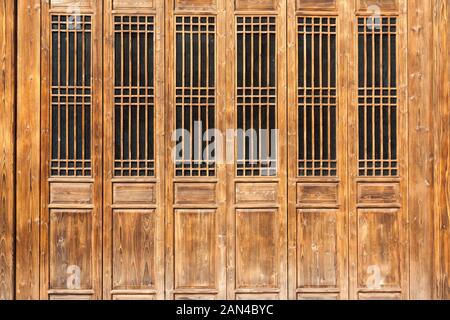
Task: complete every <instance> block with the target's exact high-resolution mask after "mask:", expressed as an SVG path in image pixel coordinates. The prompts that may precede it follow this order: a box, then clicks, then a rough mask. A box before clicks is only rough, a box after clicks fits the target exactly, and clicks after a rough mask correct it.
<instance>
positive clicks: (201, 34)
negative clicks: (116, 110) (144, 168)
mask: <svg viewBox="0 0 450 320" xmlns="http://www.w3.org/2000/svg"><path fill="white" fill-rule="evenodd" d="M226 2H228V1H226V0H217V1H211V0H198V1H182V0H176V1H170V2H168V3H167V10H166V22H167V25H166V30H167V50H166V56H167V61H166V62H167V72H166V76H167V84H168V85H167V99H166V102H167V126H166V136H167V140H166V141H167V143H166V145H167V150H166V151H167V158H166V159H167V170H166V172H167V174H166V179H167V187H166V202H167V210H166V239H167V243H166V293H167V298H169V299H225V298H226V291H225V289H226V277H225V270H226V260H225V252H226V238H225V235H226V224H225V221H226V220H225V208H226V205H227V203H226V198H225V186H226V171H225V166H224V164H223V162H222V161H221V153H220V150H221V148H222V144H223V139H222V135H221V133H222V132H224V129H225V125H224V124H225V121H224V115H225V112H224V108H225V94H226V92H225V67H226V64H225V51H226V50H225V48H226V47H225V20H224V17H225V16H224V13H225V8H224V6H225V3H226Z"/></svg>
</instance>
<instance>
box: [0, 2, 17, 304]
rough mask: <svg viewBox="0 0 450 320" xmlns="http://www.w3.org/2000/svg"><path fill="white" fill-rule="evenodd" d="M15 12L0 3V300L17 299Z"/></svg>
mask: <svg viewBox="0 0 450 320" xmlns="http://www.w3.org/2000/svg"><path fill="white" fill-rule="evenodd" d="M15 15H16V12H15V6H14V3H13V1H3V2H2V4H0V300H12V299H13V298H14V235H15V233H14V194H15V192H14V149H15V148H14V144H15V140H14V134H15V133H14V122H15V108H16V106H15V96H14V93H15V76H14V74H15V64H14V63H15V49H14V48H15Z"/></svg>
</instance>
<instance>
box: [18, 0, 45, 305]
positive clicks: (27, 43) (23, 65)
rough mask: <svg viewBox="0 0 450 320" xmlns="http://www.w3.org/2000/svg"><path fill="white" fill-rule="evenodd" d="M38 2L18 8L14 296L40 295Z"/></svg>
mask: <svg viewBox="0 0 450 320" xmlns="http://www.w3.org/2000/svg"><path fill="white" fill-rule="evenodd" d="M40 23H41V19H40V1H39V0H24V1H18V7H17V38H18V39H20V41H19V42H18V45H17V131H16V132H17V156H16V161H17V162H16V199H17V201H16V232H17V236H16V298H17V299H21V300H26V299H39V271H40V268H39V213H40V183H41V180H40V152H41V149H40V144H41V139H40V133H41V132H40V111H39V110H40V105H39V101H40V99H41V96H40V79H41V73H40V70H41V69H40V64H41V60H40V57H41V42H40V37H41V25H40Z"/></svg>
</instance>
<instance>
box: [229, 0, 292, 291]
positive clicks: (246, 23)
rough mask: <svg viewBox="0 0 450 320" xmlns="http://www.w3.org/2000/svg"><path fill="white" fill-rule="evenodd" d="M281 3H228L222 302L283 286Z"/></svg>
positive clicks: (269, 0) (283, 51)
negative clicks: (225, 266)
mask: <svg viewBox="0 0 450 320" xmlns="http://www.w3.org/2000/svg"><path fill="white" fill-rule="evenodd" d="M286 3H287V2H286V1H285V0H265V1H248V0H237V1H227V4H228V5H227V48H228V49H227V59H226V64H227V67H226V70H227V118H226V119H227V129H228V130H229V132H230V133H229V134H227V152H228V155H227V204H228V215H227V219H228V220H227V221H228V222H227V225H228V229H227V232H228V246H227V252H228V274H227V275H228V279H227V286H228V290H227V291H228V298H229V299H284V298H286V293H287V291H286V288H287V250H286V248H287V247H286V241H287V230H286V222H287V214H286V212H287V211H286V204H287V203H286V199H287V192H286V173H287V167H286V157H287V148H286V141H285V139H286V129H287V128H286V36H285V34H286Z"/></svg>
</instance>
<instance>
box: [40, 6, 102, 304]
mask: <svg viewBox="0 0 450 320" xmlns="http://www.w3.org/2000/svg"><path fill="white" fill-rule="evenodd" d="M41 18H42V35H41V42H42V45H41V47H42V50H41V72H42V74H41V83H42V87H41V99H42V100H41V101H42V103H41V233H40V234H41V244H40V246H41V259H40V261H41V262H40V263H41V265H40V279H41V281H40V282H41V289H40V295H41V298H42V299H55V300H59V299H99V298H101V297H102V273H101V270H102V268H101V261H102V2H101V1H81V2H80V1H70V0H66V1H52V2H51V3H49V2H48V1H46V2H42V16H41Z"/></svg>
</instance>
